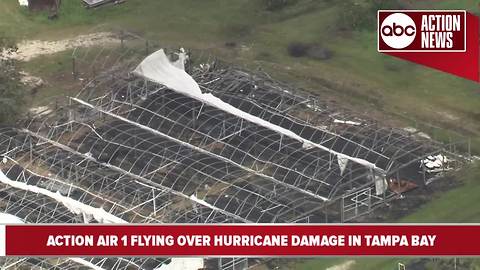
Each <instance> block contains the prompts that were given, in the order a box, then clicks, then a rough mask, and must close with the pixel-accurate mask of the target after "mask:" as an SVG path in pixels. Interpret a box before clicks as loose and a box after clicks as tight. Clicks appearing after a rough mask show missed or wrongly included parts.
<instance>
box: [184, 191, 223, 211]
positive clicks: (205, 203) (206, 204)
mask: <svg viewBox="0 0 480 270" xmlns="http://www.w3.org/2000/svg"><path fill="white" fill-rule="evenodd" d="M190 200H192V201H193V202H196V203H198V204H201V205H203V206H206V207H208V208H210V209H212V210H216V211H220V210H221V209H220V208H218V207H216V206H214V205H212V204H209V203H208V202H206V201H204V200H201V199H199V198H197V196H195V194H192V195H190Z"/></svg>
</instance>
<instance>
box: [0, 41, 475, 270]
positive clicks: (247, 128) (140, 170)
mask: <svg viewBox="0 0 480 270" xmlns="http://www.w3.org/2000/svg"><path fill="white" fill-rule="evenodd" d="M172 55H173V56H171V55H170V54H168V55H167V54H165V51H164V50H157V51H155V52H154V53H152V54H150V55H149V56H147V57H146V58H144V59H143V61H142V59H139V58H135V59H136V60H135V61H132V62H133V63H135V66H136V67H135V66H134V67H132V66H131V65H128V64H124V62H118V63H116V64H115V65H110V68H109V69H105V70H102V71H101V72H100V73H98V74H95V75H96V76H95V77H94V78H92V79H91V80H89V82H88V83H86V84H85V85H84V87H83V89H82V90H81V91H80V92H79V93H78V95H76V96H73V97H68V98H67V99H66V100H67V101H66V102H64V104H62V105H59V106H58V107H57V108H56V109H54V110H49V111H47V112H46V113H44V114H39V116H38V117H32V118H31V119H28V120H25V121H24V123H23V124H22V125H21V126H20V127H17V128H12V127H3V128H1V130H0V146H1V149H0V150H1V153H2V163H1V165H0V169H1V172H0V182H1V183H0V185H1V188H2V190H1V193H2V194H1V198H2V199H1V211H2V212H3V213H4V214H3V215H5V219H9V220H11V219H14V220H16V221H17V222H23V223H234V222H235V223H325V222H348V221H352V220H355V219H356V218H358V217H359V216H361V215H364V214H367V213H370V212H371V211H372V210H373V209H375V208H377V207H381V206H382V205H385V203H386V202H388V201H390V200H392V199H395V198H397V197H399V196H400V194H402V193H404V192H408V191H409V190H411V189H413V188H415V187H417V186H422V185H426V184H428V183H429V182H431V181H432V180H433V179H436V178H438V177H440V176H441V175H443V173H444V172H446V171H450V170H455V169H458V168H460V167H461V166H462V165H463V164H465V163H466V162H468V161H469V160H470V157H469V155H468V154H466V153H458V152H457V149H461V147H460V146H458V144H457V143H452V145H445V144H441V143H439V142H436V141H434V140H431V139H427V138H423V137H421V136H416V134H414V133H412V132H409V131H406V130H404V129H401V128H392V127H389V126H388V125H382V124H381V123H378V122H377V121H374V120H371V119H367V118H359V117H356V116H354V115H353V114H350V113H348V112H346V111H344V110H342V109H341V108H337V107H335V106H334V104H331V103H328V102H325V101H322V100H321V99H320V98H317V97H313V96H311V95H309V94H307V93H306V92H304V91H303V90H300V89H295V88H294V87H291V86H289V85H285V84H283V83H280V82H277V81H275V80H273V79H271V78H270V77H269V76H267V75H266V74H256V73H250V72H246V71H244V70H241V69H238V68H235V67H231V66H229V65H225V64H222V63H220V62H214V61H211V62H202V63H201V64H194V63H191V62H189V61H188V55H187V54H186V53H185V52H184V51H183V50H181V51H180V52H178V53H176V54H172ZM173 57H175V58H176V60H173V59H174V58H173ZM98 71H100V70H97V72H98ZM461 143H464V144H465V143H466V142H461ZM457 146H458V147H457ZM7 215H8V216H7ZM2 219H4V218H3V217H2ZM209 260H211V259H207V260H206V261H209ZM206 263H208V262H206ZM248 263H249V262H248V260H246V259H242V260H239V261H236V260H234V259H222V260H220V262H215V264H218V266H219V267H221V268H224V269H229V268H230V269H232V267H233V265H236V264H241V265H246V264H248ZM3 264H4V265H12V264H14V265H16V267H21V266H24V267H31V266H39V267H40V268H48V269H49V268H56V267H59V266H61V267H62V268H63V267H66V268H78V267H90V268H95V269H128V268H130V267H136V268H142V269H156V268H159V267H161V269H175V266H174V265H175V264H180V265H184V266H185V265H190V266H191V268H195V267H196V269H198V268H201V267H204V264H203V260H202V259H167V258H164V259H161V258H93V259H92V258H89V259H87V258H83V259H80V258H70V259H69V258H63V259H55V260H52V259H50V260H46V259H35V258H28V259H27V258H24V259H15V258H8V259H3ZM176 267H179V266H178V265H177V266H176Z"/></svg>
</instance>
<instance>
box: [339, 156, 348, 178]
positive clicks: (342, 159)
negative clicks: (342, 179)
mask: <svg viewBox="0 0 480 270" xmlns="http://www.w3.org/2000/svg"><path fill="white" fill-rule="evenodd" d="M337 161H338V167H340V175H343V172H344V171H345V169H346V168H347V164H348V159H346V158H345V157H341V156H337Z"/></svg>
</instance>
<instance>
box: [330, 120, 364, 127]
mask: <svg viewBox="0 0 480 270" xmlns="http://www.w3.org/2000/svg"><path fill="white" fill-rule="evenodd" d="M333 122H334V123H336V124H345V125H352V126H360V125H361V124H362V123H360V122H355V121H348V120H338V119H334V120H333Z"/></svg>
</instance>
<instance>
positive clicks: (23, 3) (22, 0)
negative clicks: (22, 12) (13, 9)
mask: <svg viewBox="0 0 480 270" xmlns="http://www.w3.org/2000/svg"><path fill="white" fill-rule="evenodd" d="M18 4H19V5H20V6H22V7H28V0H18Z"/></svg>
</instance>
